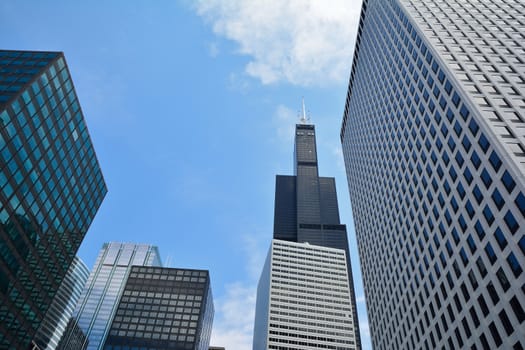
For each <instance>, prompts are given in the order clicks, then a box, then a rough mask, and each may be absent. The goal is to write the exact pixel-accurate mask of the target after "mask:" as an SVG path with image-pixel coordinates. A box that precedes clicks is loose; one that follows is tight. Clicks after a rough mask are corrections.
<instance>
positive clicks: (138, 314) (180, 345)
mask: <svg viewBox="0 0 525 350" xmlns="http://www.w3.org/2000/svg"><path fill="white" fill-rule="evenodd" d="M213 315H214V308H213V297H212V293H211V284H210V276H209V273H208V271H205V270H189V269H177V268H167V267H149V266H133V267H132V268H131V272H130V274H129V276H128V278H127V280H126V285H125V287H124V292H123V293H122V297H121V299H120V302H119V304H118V308H117V312H116V314H115V317H114V318H113V322H112V323H111V327H110V329H109V334H108V336H107V338H106V341H105V343H104V347H103V348H102V349H104V350H120V349H142V350H158V349H165V350H170V349H172V350H178V349H188V350H208V348H209V346H210V337H211V329H212V323H213Z"/></svg>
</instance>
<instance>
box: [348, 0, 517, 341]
mask: <svg viewBox="0 0 525 350" xmlns="http://www.w3.org/2000/svg"><path fill="white" fill-rule="evenodd" d="M524 17H525V4H523V3H520V2H515V1H507V0H499V1H489V0H476V1H452V0H449V1H437V0H429V1H412V0H368V1H366V0H365V1H364V2H363V8H362V12H361V20H360V24H359V33H358V37H357V41H356V42H357V44H356V48H355V54H354V60H353V64H352V72H351V75H350V82H349V87H348V95H347V101H346V106H345V112H344V118H343V123H342V128H341V141H342V144H343V153H344V158H345V164H346V171H347V177H348V183H349V189H350V196H351V200H352V208H353V215H354V222H355V225H356V233H357V241H358V246H359V255H360V261H361V264H362V272H363V279H364V286H365V296H366V303H367V307H368V315H369V322H370V329H371V334H372V342H373V345H374V348H375V349H424V348H427V349H460V348H465V349H523V348H524V347H525V326H524V324H523V323H524V322H525V311H524V309H525V274H524V273H523V268H524V266H525V98H524V97H525V94H524V92H525V64H524V60H523V57H524V55H525V40H523V38H524V37H525V27H524V22H523V18H524Z"/></svg>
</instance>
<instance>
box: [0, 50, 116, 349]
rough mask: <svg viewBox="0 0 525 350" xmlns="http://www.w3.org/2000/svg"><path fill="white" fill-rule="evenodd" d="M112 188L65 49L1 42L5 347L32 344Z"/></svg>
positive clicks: (0, 307)
mask: <svg viewBox="0 0 525 350" xmlns="http://www.w3.org/2000/svg"><path fill="white" fill-rule="evenodd" d="M106 192H107V189H106V185H105V183H104V179H103V177H102V172H101V170H100V167H99V164H98V161H97V158H96V155H95V151H94V149H93V145H92V143H91V139H90V137H89V134H88V130H87V127H86V122H85V120H84V116H83V114H82V111H81V109H80V105H79V102H78V99H77V96H76V93H75V89H74V87H73V83H72V80H71V76H70V73H69V70H68V68H67V65H66V61H65V59H64V55H63V54H62V53H60V52H27V51H4V50H0V300H1V301H2V302H1V303H0V348H13V349H14V348H16V349H26V348H28V346H29V344H30V343H31V341H32V340H33V339H34V337H35V334H36V333H37V330H38V328H39V327H40V325H41V323H42V320H43V319H44V317H45V316H46V313H47V311H48V308H49V306H50V305H52V304H53V299H54V297H55V294H56V293H57V291H58V289H59V286H60V285H61V283H62V281H63V279H64V276H66V273H67V271H68V269H69V267H70V265H71V263H72V261H73V259H74V257H75V254H76V252H77V250H78V248H79V246H80V243H81V242H82V240H83V238H84V236H85V234H86V232H87V230H88V228H89V226H90V224H91V222H92V221H93V218H94V217H95V214H96V212H97V210H98V208H99V206H100V205H101V203H102V199H103V198H104V196H105V194H106Z"/></svg>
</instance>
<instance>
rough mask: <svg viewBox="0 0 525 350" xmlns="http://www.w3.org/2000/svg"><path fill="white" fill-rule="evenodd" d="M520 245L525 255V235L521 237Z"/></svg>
mask: <svg viewBox="0 0 525 350" xmlns="http://www.w3.org/2000/svg"><path fill="white" fill-rule="evenodd" d="M518 245H519V246H520V249H521V252H522V253H523V255H525V235H524V236H523V237H521V239H520V240H519V242H518Z"/></svg>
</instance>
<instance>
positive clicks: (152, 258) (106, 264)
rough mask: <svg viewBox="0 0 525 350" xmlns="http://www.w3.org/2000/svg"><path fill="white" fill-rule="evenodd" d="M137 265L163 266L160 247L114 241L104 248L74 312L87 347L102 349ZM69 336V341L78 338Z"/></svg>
mask: <svg viewBox="0 0 525 350" xmlns="http://www.w3.org/2000/svg"><path fill="white" fill-rule="evenodd" d="M133 265H139V266H161V261H160V255H159V252H158V249H157V247H155V246H151V245H146V244H133V243H117V242H111V243H105V244H104V245H103V247H102V249H101V250H100V253H99V255H98V257H97V260H96V261H95V266H94V267H93V270H91V273H90V275H89V278H88V281H87V283H86V285H85V287H84V290H83V291H82V295H81V297H80V300H79V302H78V304H77V306H76V309H75V312H74V317H75V319H76V320H77V322H78V326H79V327H80V329H81V330H82V331H83V332H84V334H86V336H87V340H88V341H89V344H88V346H87V349H89V350H98V349H102V346H103V344H104V340H105V339H106V337H107V335H108V332H109V327H110V326H111V321H112V320H113V317H114V316H115V312H116V310H117V305H118V302H119V300H120V297H121V296H122V293H123V291H124V286H125V285H126V279H127V277H128V275H129V273H130V271H131V268H132V266H133ZM66 336H67V337H68V338H69V340H67V341H75V339H74V338H73V337H72V335H66ZM67 341H66V344H67Z"/></svg>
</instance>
